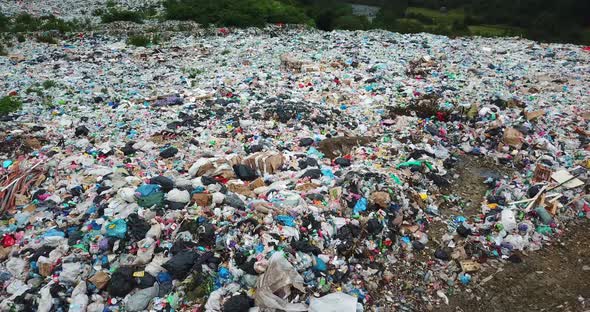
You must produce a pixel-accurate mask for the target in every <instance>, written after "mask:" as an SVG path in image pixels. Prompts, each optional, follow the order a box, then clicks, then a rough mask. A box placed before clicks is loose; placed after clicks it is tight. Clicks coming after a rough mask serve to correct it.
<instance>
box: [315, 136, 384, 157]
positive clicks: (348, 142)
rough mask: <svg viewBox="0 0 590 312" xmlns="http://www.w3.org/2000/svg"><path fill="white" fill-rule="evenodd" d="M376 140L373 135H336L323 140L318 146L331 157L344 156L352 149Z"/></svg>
mask: <svg viewBox="0 0 590 312" xmlns="http://www.w3.org/2000/svg"><path fill="white" fill-rule="evenodd" d="M373 141H375V138H371V137H362V136H357V137H335V138H329V139H325V140H322V141H321V142H320V144H319V146H318V150H319V151H320V152H322V153H324V155H325V156H326V157H328V158H330V159H333V158H336V157H339V156H344V155H346V154H348V153H350V152H351V151H352V149H353V148H354V147H356V146H359V145H365V144H369V143H370V142H373Z"/></svg>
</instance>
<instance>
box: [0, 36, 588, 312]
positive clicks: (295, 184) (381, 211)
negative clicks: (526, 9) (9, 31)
mask: <svg viewBox="0 0 590 312" xmlns="http://www.w3.org/2000/svg"><path fill="white" fill-rule="evenodd" d="M589 69H590V53H588V52H586V51H584V50H583V49H582V47H579V46H574V45H563V44H538V43H534V42H531V41H526V40H521V39H486V38H456V39H449V38H447V37H442V36H435V35H427V34H416V35H401V34H396V33H390V32H383V31H371V32H347V31H338V32H319V31H311V30H304V29H290V28H277V27H269V28H267V29H246V30H231V32H230V33H228V34H227V35H224V36H200V35H190V34H186V33H185V34H182V33H179V34H176V35H174V36H172V37H170V38H168V40H167V41H163V42H162V43H160V44H159V45H157V46H151V47H147V48H143V47H133V46H128V45H126V44H125V38H121V37H111V36H108V35H104V34H100V33H96V34H87V35H85V36H77V37H75V38H72V39H69V40H64V41H62V42H61V43H60V44H58V45H47V44H42V43H37V42H34V41H32V40H28V41H26V42H23V43H17V44H15V45H14V47H12V48H11V49H10V50H9V55H8V56H6V57H2V56H0V86H1V87H2V90H4V91H5V95H8V94H11V95H13V96H18V97H20V98H21V99H22V100H23V102H24V105H23V108H22V110H20V111H19V112H17V113H15V114H12V115H9V116H3V117H2V121H1V122H0V129H1V131H0V155H1V156H0V160H1V161H2V162H3V163H2V168H1V169H0V203H1V204H0V206H1V208H2V218H1V224H0V231H1V234H2V238H1V239H2V241H1V242H2V246H1V248H0V259H1V261H2V262H1V264H0V280H1V282H2V284H1V285H2V288H1V290H0V291H1V292H0V296H1V298H2V302H1V303H0V306H1V308H2V309H3V310H9V309H15V310H23V311H45V312H48V311H120V310H123V309H124V310H125V311H143V310H150V311H248V309H249V308H256V309H258V311H346V312H349V311H350V312H354V311H363V310H367V311H372V310H377V309H379V308H381V311H390V310H389V309H391V310H396V311H397V310H399V311H414V310H426V309H432V308H433V307H434V306H436V305H438V304H444V303H445V302H446V303H448V297H449V296H450V295H452V294H453V293H455V292H460V291H464V290H465V289H466V288H469V287H470V286H471V285H473V284H475V283H477V282H478V280H479V279H480V275H479V274H478V272H479V271H480V270H482V268H483V267H494V266H496V265H499V264H500V263H504V262H506V261H509V262H519V261H520V257H521V256H522V253H521V252H522V251H527V252H528V251H534V250H537V249H539V248H542V246H543V244H544V243H545V242H547V241H551V240H553V239H554V238H555V237H558V236H560V235H562V232H563V229H564V227H566V226H567V223H566V222H576V220H581V219H587V218H590V204H589V202H588V197H587V179H588V173H587V169H588V168H589V167H590V157H589V156H590V155H589V153H588V151H587V148H588V143H589V142H590V129H588V118H590V111H589V110H588V107H587V105H588V103H589V101H588V100H589V97H590V83H589V82H590V81H589V79H590V78H589V77H590V75H588V71H589ZM46 81H52V82H53V83H51V84H50V83H44V82H46ZM470 161H477V162H481V163H486V164H488V165H486V166H487V167H486V168H488V169H487V170H483V171H475V170H463V169H462V168H465V164H466V163H469V162H470ZM470 177H471V178H473V177H475V178H473V179H474V180H473V181H476V182H474V184H471V185H469V184H467V185H466V183H462V181H464V180H466V179H468V178H470ZM462 188H467V189H471V188H478V189H481V190H482V191H481V192H480V193H479V194H477V196H475V197H473V198H465V196H462V195H461V192H463V191H465V190H463V189H462ZM468 201H470V203H469V205H472V206H473V207H471V208H470V209H467V208H466V207H467V206H468V204H467V202H468ZM383 309H385V310H383Z"/></svg>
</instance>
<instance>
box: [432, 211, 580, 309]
mask: <svg viewBox="0 0 590 312" xmlns="http://www.w3.org/2000/svg"><path fill="white" fill-rule="evenodd" d="M522 260H523V261H522V262H521V263H498V265H497V266H495V267H500V268H501V271H500V272H498V269H497V268H493V267H486V269H485V270H483V271H482V272H481V273H480V275H481V277H482V279H481V280H484V279H485V278H486V277H488V276H493V277H492V278H491V279H490V280H489V281H487V282H485V283H484V284H483V285H482V284H481V282H480V283H479V284H478V285H477V286H473V287H471V289H469V290H466V289H462V290H460V292H459V293H456V294H455V295H454V296H452V297H451V298H450V299H451V300H450V305H448V306H445V305H443V306H439V307H438V308H437V309H435V310H436V311H442V312H451V311H465V312H466V311H470V312H476V311H482V312H483V311H485V312H496V311H497V312H500V311H572V312H574V311H580V312H581V311H590V220H583V221H579V222H578V223H577V224H569V225H568V227H567V229H566V231H565V234H564V235H563V237H562V238H560V239H558V240H556V241H555V242H553V243H552V245H551V246H547V247H545V248H543V249H542V250H539V251H536V252H531V253H529V255H528V256H523V257H522ZM496 272H497V273H496ZM494 273H495V274H494Z"/></svg>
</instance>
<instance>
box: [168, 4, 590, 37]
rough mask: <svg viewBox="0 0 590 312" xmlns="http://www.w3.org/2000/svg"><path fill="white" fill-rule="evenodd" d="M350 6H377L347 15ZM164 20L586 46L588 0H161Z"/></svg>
mask: <svg viewBox="0 0 590 312" xmlns="http://www.w3.org/2000/svg"><path fill="white" fill-rule="evenodd" d="M350 3H354V4H364V5H371V6H378V7H380V11H379V13H378V14H377V16H376V18H374V19H373V20H372V21H370V20H369V19H368V18H367V17H365V16H355V15H353V10H352V7H351V5H350ZM165 8H166V14H167V18H169V19H180V20H195V21H197V22H199V23H203V24H217V25H225V26H240V27H243V26H261V25H263V24H265V23H303V24H308V25H310V26H314V27H318V28H320V29H323V30H333V29H349V30H357V29H361V30H362V29H372V28H381V29H387V30H392V31H398V32H402V33H416V32H431V33H435V34H442V35H448V36H463V35H484V36H514V35H518V36H523V37H527V38H531V39H534V40H539V41H551V42H574V43H590V17H589V15H590V1H588V0H561V1H555V0H513V1H509V0H395V1H388V0H350V1H346V0H166V1H165Z"/></svg>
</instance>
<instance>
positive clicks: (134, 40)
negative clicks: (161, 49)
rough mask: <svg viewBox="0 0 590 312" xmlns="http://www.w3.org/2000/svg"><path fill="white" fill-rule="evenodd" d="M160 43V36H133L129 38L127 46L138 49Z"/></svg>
mask: <svg viewBox="0 0 590 312" xmlns="http://www.w3.org/2000/svg"><path fill="white" fill-rule="evenodd" d="M159 42H160V36H159V35H158V34H152V35H148V36H146V35H133V36H129V38H127V44H130V45H134V46H138V47H147V46H150V45H154V44H158V43H159Z"/></svg>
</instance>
